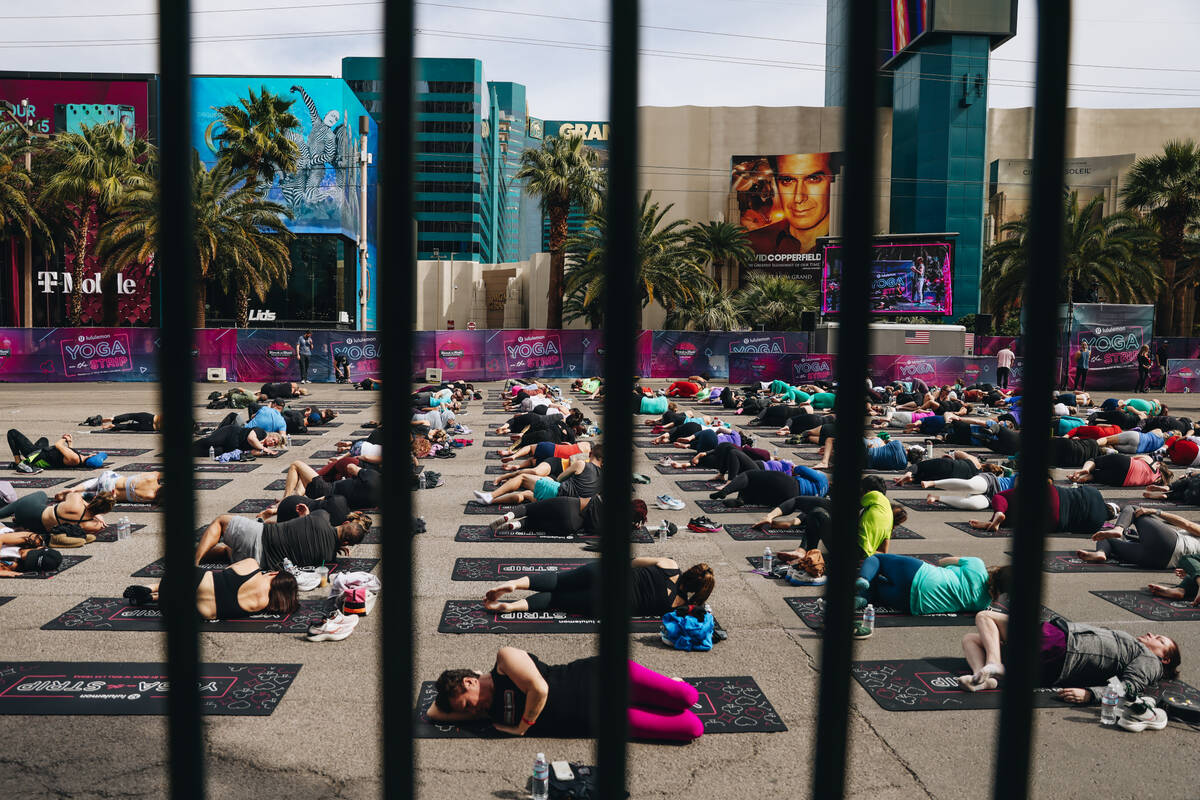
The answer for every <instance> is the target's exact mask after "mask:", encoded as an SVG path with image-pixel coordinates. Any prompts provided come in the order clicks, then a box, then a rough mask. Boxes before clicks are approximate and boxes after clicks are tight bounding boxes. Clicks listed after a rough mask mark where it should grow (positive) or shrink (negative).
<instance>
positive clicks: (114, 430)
mask: <svg viewBox="0 0 1200 800" xmlns="http://www.w3.org/2000/svg"><path fill="white" fill-rule="evenodd" d="M88 433H121V434H132V435H137V434H142V433H153V434H157V433H158V431H130V430H122V429H121V428H93V429H92V430H90V431H88Z"/></svg>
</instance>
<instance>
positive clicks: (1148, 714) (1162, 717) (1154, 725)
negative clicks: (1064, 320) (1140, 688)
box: [1117, 697, 1167, 733]
mask: <svg viewBox="0 0 1200 800" xmlns="http://www.w3.org/2000/svg"><path fill="white" fill-rule="evenodd" d="M1117 726H1118V727H1120V728H1122V729H1123V730H1127V731H1129V732H1130V733H1141V732H1142V731H1144V730H1152V731H1161V730H1162V729H1163V728H1165V727H1167V712H1166V711H1164V710H1163V709H1161V708H1158V707H1157V706H1156V705H1155V703H1154V699H1153V698H1151V697H1139V698H1138V699H1137V700H1135V701H1134V702H1132V703H1130V704H1129V705H1127V706H1126V707H1125V710H1124V711H1122V712H1121V717H1120V718H1119V719H1118V720H1117Z"/></svg>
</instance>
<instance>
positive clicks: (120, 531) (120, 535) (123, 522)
mask: <svg viewBox="0 0 1200 800" xmlns="http://www.w3.org/2000/svg"><path fill="white" fill-rule="evenodd" d="M129 528H130V525H129V517H121V519H119V520H118V521H117V541H119V542H120V541H124V540H125V539H128V538H129Z"/></svg>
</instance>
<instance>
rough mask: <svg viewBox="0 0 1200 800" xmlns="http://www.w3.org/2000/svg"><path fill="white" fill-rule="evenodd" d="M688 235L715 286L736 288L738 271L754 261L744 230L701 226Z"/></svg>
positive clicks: (720, 225) (715, 224)
mask: <svg viewBox="0 0 1200 800" xmlns="http://www.w3.org/2000/svg"><path fill="white" fill-rule="evenodd" d="M689 235H690V236H691V237H692V243H693V244H694V245H695V246H696V248H697V249H698V250H700V252H701V253H703V254H704V256H705V257H706V258H707V259H708V261H709V263H710V264H712V266H713V272H714V273H715V275H714V277H715V278H716V281H717V286H719V287H721V288H723V289H727V290H728V289H734V288H736V287H737V284H738V272H739V270H740V267H741V266H742V264H745V263H746V262H747V261H749V260H750V259H752V258H754V248H752V247H751V246H750V237H749V236H748V235H747V234H746V229H745V228H743V227H742V226H741V225H738V224H737V223H734V222H715V221H714V222H701V223H699V224H697V225H696V226H695V227H693V228H692V229H691V231H689Z"/></svg>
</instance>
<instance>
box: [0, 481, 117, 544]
mask: <svg viewBox="0 0 1200 800" xmlns="http://www.w3.org/2000/svg"><path fill="white" fill-rule="evenodd" d="M47 502H49V500H48V498H47V497H46V493H45V492H42V491H37V492H30V493H29V494H27V495H25V496H24V497H19V498H17V499H16V500H14V501H13V502H11V503H9V504H8V505H6V506H3V507H0V519H7V518H8V517H12V518H13V522H14V523H16V525H17V527H19V528H24V529H25V530H28V531H33V532H34V533H41V534H50V533H52V532H53V530H54V528H56V527H57V526H59V525H62V524H63V523H73V524H75V525H78V526H79V528H80V529H81V530H82V531H83V532H84V533H85V534H87V537H88V538H87V541H88V542H92V541H95V539H96V537H95V536H94V535H93V534H97V533H99V532H100V531H102V530H104V529H105V528H106V527H108V523H106V522H105V521H104V518H103V517H101V516H100V515H101V514H104V513H107V512H109V511H111V510H112V507H113V502H114V496H113V493H112V492H99V493H97V494H96V495H95V496H93V497H92V498H91V499H84V496H83V495H82V494H70V495H68V496H67V497H66V498H64V499H63V500H61V501H59V502H57V503H54V504H53V505H47ZM59 535H60V534H54V535H52V536H51V541H50V544H56V542H55V541H54V539H56V538H58V536H59ZM72 538H76V539H77V538H78V537H72ZM71 544H74V543H71ZM57 546H60V547H62V546H65V543H57ZM76 546H78V545H76Z"/></svg>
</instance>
